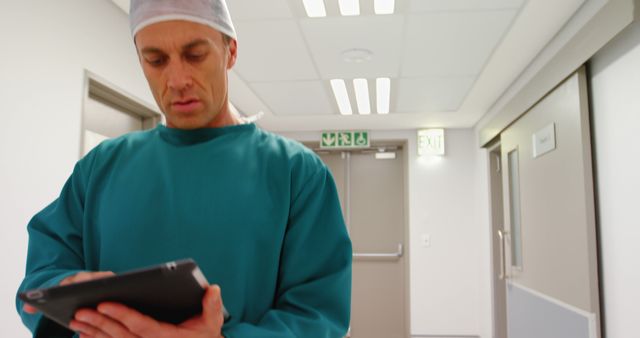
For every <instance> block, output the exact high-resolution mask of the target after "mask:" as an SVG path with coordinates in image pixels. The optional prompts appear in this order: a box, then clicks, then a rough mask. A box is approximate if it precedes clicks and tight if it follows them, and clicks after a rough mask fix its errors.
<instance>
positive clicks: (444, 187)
mask: <svg viewBox="0 0 640 338" xmlns="http://www.w3.org/2000/svg"><path fill="white" fill-rule="evenodd" d="M282 134H283V135H285V136H289V137H291V138H293V139H297V140H299V141H319V140H320V134H319V133H282ZM445 137H446V156H444V157H423V158H420V157H418V156H417V150H416V131H414V130H410V131H372V132H371V138H372V139H373V140H407V141H408V150H407V153H408V154H409V158H408V165H409V168H408V172H409V186H410V187H409V217H408V219H409V236H410V241H411V242H410V243H409V244H410V245H409V260H410V294H411V334H412V335H418V336H419V335H434V336H436V335H442V336H459V335H462V336H466V335H472V336H475V335H479V336H481V337H484V338H489V337H490V317H489V313H490V297H489V293H490V289H489V288H490V285H489V282H488V281H489V278H490V276H489V265H488V264H489V263H488V262H489V249H488V248H489V244H488V241H489V234H490V231H489V230H488V228H487V227H488V222H487V221H486V218H487V217H488V214H487V212H486V211H485V210H484V209H482V206H483V204H482V203H479V201H485V202H486V201H487V196H485V195H483V194H484V193H486V192H487V190H486V189H480V188H482V186H483V182H484V181H483V180H485V179H486V170H484V171H482V170H481V169H480V168H479V167H480V165H479V163H482V164H481V165H482V166H484V165H486V162H484V161H483V159H484V158H485V157H484V156H483V154H484V151H479V150H478V148H477V145H476V140H477V137H476V134H475V133H474V132H473V130H471V129H456V130H454V129H452V130H447V131H446V133H445ZM483 173H484V174H483ZM422 234H429V235H431V247H429V248H424V247H422V246H421V244H420V239H421V237H422Z"/></svg>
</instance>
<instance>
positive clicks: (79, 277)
mask: <svg viewBox="0 0 640 338" xmlns="http://www.w3.org/2000/svg"><path fill="white" fill-rule="evenodd" d="M113 275H115V274H114V273H113V272H111V271H98V272H88V271H83V272H78V273H77V274H75V275H73V276H69V277H67V278H65V279H63V280H62V281H61V282H60V285H68V284H73V283H79V282H86V281H90V280H93V279H99V278H104V277H109V276H113ZM22 309H23V310H24V312H26V313H29V314H32V315H33V314H36V313H38V309H36V308H34V307H33V306H31V305H29V304H24V305H23V306H22Z"/></svg>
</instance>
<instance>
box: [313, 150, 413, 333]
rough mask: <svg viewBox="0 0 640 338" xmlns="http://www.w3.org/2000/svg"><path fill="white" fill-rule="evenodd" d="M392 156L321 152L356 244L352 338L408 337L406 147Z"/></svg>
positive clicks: (353, 152)
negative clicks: (381, 157)
mask: <svg viewBox="0 0 640 338" xmlns="http://www.w3.org/2000/svg"><path fill="white" fill-rule="evenodd" d="M391 152H394V153H395V158H386V159H378V158H376V155H375V153H376V151H374V150H364V151H348V152H347V151H339V152H320V157H321V158H322V160H323V161H324V162H325V164H327V166H328V167H329V169H330V170H331V172H332V174H333V176H334V178H335V180H336V185H337V187H338V192H339V195H340V202H341V205H342V208H343V214H344V216H345V221H346V223H347V226H348V229H349V234H350V236H351V240H352V242H353V252H354V257H353V287H352V302H351V303H352V310H351V329H350V332H349V334H348V336H349V337H353V338H389V337H394V338H396V337H397V338H401V337H408V335H407V313H406V311H407V308H408V306H407V305H408V304H407V297H406V296H407V294H406V293H407V287H406V284H407V275H406V266H407V263H406V257H405V251H406V250H405V248H404V239H405V237H404V236H405V231H404V229H405V216H404V215H405V210H404V208H405V203H404V199H405V189H404V188H405V179H404V177H405V175H404V174H405V172H404V170H405V169H404V162H405V161H404V156H403V152H402V149H401V148H398V147H397V146H396V147H394V149H393V150H391ZM387 153H389V150H387ZM387 157H388V156H387Z"/></svg>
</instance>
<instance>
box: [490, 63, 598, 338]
mask: <svg viewBox="0 0 640 338" xmlns="http://www.w3.org/2000/svg"><path fill="white" fill-rule="evenodd" d="M587 102H588V100H587V87H586V76H585V73H584V70H581V71H579V72H578V73H576V74H574V75H573V76H571V77H570V78H568V79H567V80H566V81H565V82H563V83H562V84H561V85H559V86H558V87H557V88H556V89H554V90H553V91H552V92H550V93H549V94H547V96H546V97H544V98H543V99H542V100H541V101H540V102H538V103H537V104H536V105H535V106H534V107H532V108H531V109H530V110H529V111H528V112H527V113H526V114H524V115H523V116H522V117H521V118H520V119H518V120H517V121H516V122H515V123H513V124H512V125H511V126H510V127H509V128H507V129H506V130H505V131H504V132H502V134H501V135H500V142H501V152H502V154H501V157H502V168H503V170H502V173H503V191H504V201H505V208H504V211H505V213H504V221H505V222H504V224H505V225H504V229H503V233H504V234H505V248H506V252H505V255H504V262H505V269H506V275H507V277H506V279H507V291H506V295H507V322H508V324H507V327H508V336H509V338H598V337H600V326H599V321H600V306H599V298H598V295H599V288H598V264H597V247H596V229H595V210H594V193H593V177H592V169H591V168H592V162H591V145H590V133H589V116H588V105H587Z"/></svg>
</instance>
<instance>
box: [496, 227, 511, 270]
mask: <svg viewBox="0 0 640 338" xmlns="http://www.w3.org/2000/svg"><path fill="white" fill-rule="evenodd" d="M508 234H509V232H508V231H506V230H498V237H500V275H499V276H498V278H500V279H501V280H502V279H505V278H509V276H507V273H506V271H507V267H506V259H505V249H504V243H505V241H504V236H506V235H508Z"/></svg>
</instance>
